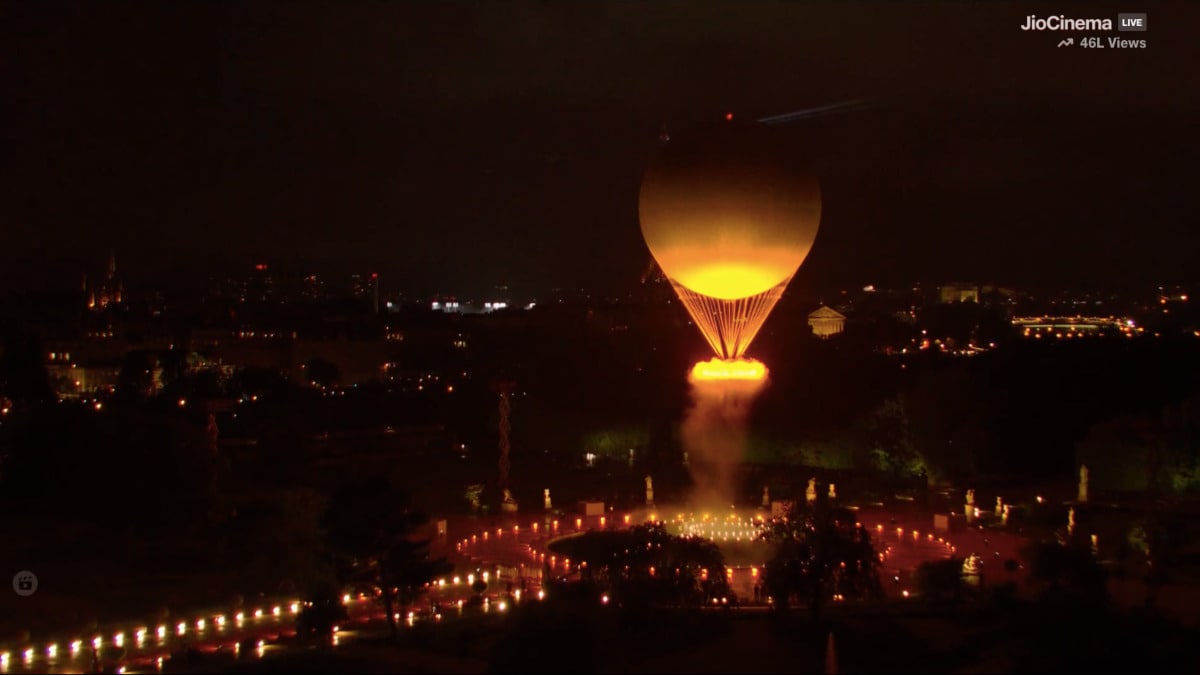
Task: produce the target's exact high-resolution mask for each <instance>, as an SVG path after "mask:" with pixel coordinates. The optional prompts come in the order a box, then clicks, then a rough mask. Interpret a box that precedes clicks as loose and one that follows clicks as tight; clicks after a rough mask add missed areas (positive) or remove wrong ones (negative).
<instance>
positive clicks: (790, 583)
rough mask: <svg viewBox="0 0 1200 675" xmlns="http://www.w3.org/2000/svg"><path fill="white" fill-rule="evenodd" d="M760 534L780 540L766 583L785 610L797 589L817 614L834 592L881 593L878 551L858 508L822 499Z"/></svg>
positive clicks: (773, 522)
mask: <svg viewBox="0 0 1200 675" xmlns="http://www.w3.org/2000/svg"><path fill="white" fill-rule="evenodd" d="M761 536H762V538H763V539H765V540H766V541H769V542H772V543H774V544H775V545H776V551H775V555H774V556H773V557H772V558H771V559H770V560H769V561H768V562H767V565H766V578H765V579H764V585H765V586H766V589H767V592H768V594H770V595H771V596H772V597H773V598H774V599H775V604H776V607H777V608H779V609H780V610H785V609H787V608H788V607H789V606H790V604H791V597H792V596H793V595H794V596H797V597H800V598H804V599H806V600H807V602H808V606H809V609H810V610H811V611H812V613H813V615H814V616H817V615H819V613H820V607H821V604H822V603H823V602H824V600H825V599H827V598H828V597H830V596H832V595H834V594H839V595H842V596H845V597H876V596H878V595H879V594H880V593H881V590H880V586H879V576H878V566H879V556H878V553H876V551H875V547H874V545H873V544H872V543H871V535H870V533H869V532H867V530H866V529H865V528H863V527H861V526H859V525H858V524H857V521H856V518H855V515H854V512H853V511H850V510H848V509H841V508H836V507H835V506H833V505H832V504H830V503H829V501H828V500H826V499H818V500H817V502H816V504H815V505H813V506H812V507H811V508H809V507H797V508H796V509H794V510H793V511H792V512H791V513H789V514H788V515H787V516H786V517H783V518H774V519H772V520H771V521H770V522H769V523H768V525H767V529H766V531H765V532H764V533H763V534H762V535H761Z"/></svg>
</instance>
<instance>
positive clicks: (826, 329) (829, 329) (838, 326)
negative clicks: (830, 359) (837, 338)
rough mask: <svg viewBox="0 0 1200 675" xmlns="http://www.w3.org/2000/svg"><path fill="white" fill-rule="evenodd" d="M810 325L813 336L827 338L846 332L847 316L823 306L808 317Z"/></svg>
mask: <svg viewBox="0 0 1200 675" xmlns="http://www.w3.org/2000/svg"><path fill="white" fill-rule="evenodd" d="M808 325H809V326H810V327H811V328H812V332H813V335H815V336H817V337H819V338H827V337H829V336H831V335H837V334H838V333H840V332H842V331H843V330H845V328H846V315H845V314H842V313H841V312H838V311H837V310H835V309H831V308H829V307H826V306H824V305H821V306H820V307H818V308H817V309H816V311H814V312H812V313H811V314H809V315H808Z"/></svg>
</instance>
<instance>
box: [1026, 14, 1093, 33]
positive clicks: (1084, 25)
mask: <svg viewBox="0 0 1200 675" xmlns="http://www.w3.org/2000/svg"><path fill="white" fill-rule="evenodd" d="M1112 27H1113V23H1112V19H1071V18H1067V17H1065V16H1063V15H1061V14H1060V15H1058V16H1048V17H1046V18H1044V19H1043V18H1041V17H1038V16H1036V15H1034V14H1030V15H1029V16H1027V17H1025V23H1023V24H1021V30H1112Z"/></svg>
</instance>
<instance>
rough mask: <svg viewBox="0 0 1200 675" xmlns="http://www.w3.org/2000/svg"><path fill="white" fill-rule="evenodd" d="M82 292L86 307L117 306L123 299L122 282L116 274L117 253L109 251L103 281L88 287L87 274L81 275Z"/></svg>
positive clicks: (98, 309) (95, 309)
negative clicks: (85, 299) (84, 296)
mask: <svg viewBox="0 0 1200 675" xmlns="http://www.w3.org/2000/svg"><path fill="white" fill-rule="evenodd" d="M83 292H84V293H86V294H87V306H88V309H90V310H93V311H97V312H98V311H100V310H103V309H106V308H108V307H109V306H114V307H115V306H117V305H120V304H121V303H122V301H123V300H124V298H123V294H124V289H123V284H122V283H121V278H120V277H118V276H117V254H116V253H115V252H109V254H108V269H107V270H106V272H105V275H104V281H102V282H100V283H99V284H98V285H95V286H92V287H88V282H87V276H86V275H85V276H84V277H83Z"/></svg>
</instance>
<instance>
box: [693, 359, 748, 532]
mask: <svg viewBox="0 0 1200 675" xmlns="http://www.w3.org/2000/svg"><path fill="white" fill-rule="evenodd" d="M755 363H757V362H755ZM759 365H761V364H759ZM760 372H761V375H759V376H758V377H752V378H738V377H733V378H716V379H713V378H706V377H702V376H697V372H696V371H693V372H692V373H691V374H689V375H688V383H689V384H690V385H691V398H692V406H691V408H690V409H689V410H688V412H687V414H686V415H685V416H684V420H683V425H682V427H681V430H680V440H681V441H682V443H683V450H684V452H686V453H687V458H688V468H689V470H690V471H691V474H692V498H691V502H692V505H693V506H695V507H699V508H712V509H725V508H728V507H729V506H731V505H732V504H734V503H735V502H736V499H737V482H736V481H737V476H738V467H739V466H740V465H741V463H742V459H743V458H744V457H745V452H746V442H747V439H748V432H747V418H748V416H749V413H750V406H751V405H752V404H753V402H754V399H755V397H756V396H758V394H759V392H761V391H762V389H763V387H764V386H766V383H767V377H766V369H765V368H763V369H762V371H760Z"/></svg>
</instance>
